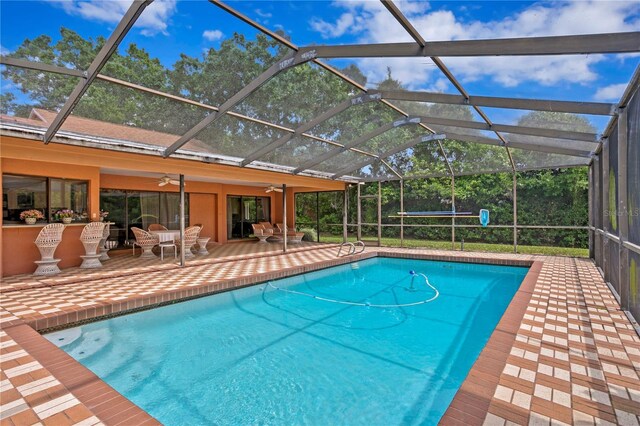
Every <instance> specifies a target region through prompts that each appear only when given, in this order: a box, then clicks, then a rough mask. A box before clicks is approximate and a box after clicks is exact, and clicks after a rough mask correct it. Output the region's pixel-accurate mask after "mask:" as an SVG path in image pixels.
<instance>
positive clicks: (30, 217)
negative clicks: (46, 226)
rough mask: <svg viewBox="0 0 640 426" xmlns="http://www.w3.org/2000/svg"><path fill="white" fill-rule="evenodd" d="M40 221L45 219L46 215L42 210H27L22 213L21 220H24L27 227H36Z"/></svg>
mask: <svg viewBox="0 0 640 426" xmlns="http://www.w3.org/2000/svg"><path fill="white" fill-rule="evenodd" d="M39 219H44V215H43V214H42V212H41V211H40V210H35V209H32V210H25V211H23V212H22V213H20V220H24V221H25V222H26V223H27V225H35V224H36V221H37V220H39Z"/></svg>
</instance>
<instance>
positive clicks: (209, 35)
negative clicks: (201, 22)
mask: <svg viewBox="0 0 640 426" xmlns="http://www.w3.org/2000/svg"><path fill="white" fill-rule="evenodd" d="M202 37H204V38H205V39H206V40H209V41H218V40H220V39H222V37H224V34H223V33H222V31H220V30H206V31H205V32H203V33H202Z"/></svg>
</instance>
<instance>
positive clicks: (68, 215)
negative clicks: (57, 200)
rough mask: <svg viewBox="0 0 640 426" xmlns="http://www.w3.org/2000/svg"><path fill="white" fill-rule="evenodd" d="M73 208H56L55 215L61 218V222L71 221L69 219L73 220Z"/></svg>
mask: <svg viewBox="0 0 640 426" xmlns="http://www.w3.org/2000/svg"><path fill="white" fill-rule="evenodd" d="M73 216H74V213H73V210H69V209H62V210H58V211H57V212H56V217H57V218H58V219H61V220H62V223H67V224H68V223H71V221H72V220H73Z"/></svg>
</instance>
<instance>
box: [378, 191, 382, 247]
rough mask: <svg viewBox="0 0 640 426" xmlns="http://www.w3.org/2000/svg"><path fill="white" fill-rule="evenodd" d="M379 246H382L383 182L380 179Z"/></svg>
mask: <svg viewBox="0 0 640 426" xmlns="http://www.w3.org/2000/svg"><path fill="white" fill-rule="evenodd" d="M378 247H382V182H380V181H378Z"/></svg>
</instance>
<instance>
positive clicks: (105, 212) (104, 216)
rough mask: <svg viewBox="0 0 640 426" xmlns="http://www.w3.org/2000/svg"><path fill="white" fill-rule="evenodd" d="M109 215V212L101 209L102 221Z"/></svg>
mask: <svg viewBox="0 0 640 426" xmlns="http://www.w3.org/2000/svg"><path fill="white" fill-rule="evenodd" d="M107 216H109V212H107V211H104V210H102V209H100V222H102V221H104V220H105V219H106V218H107Z"/></svg>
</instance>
